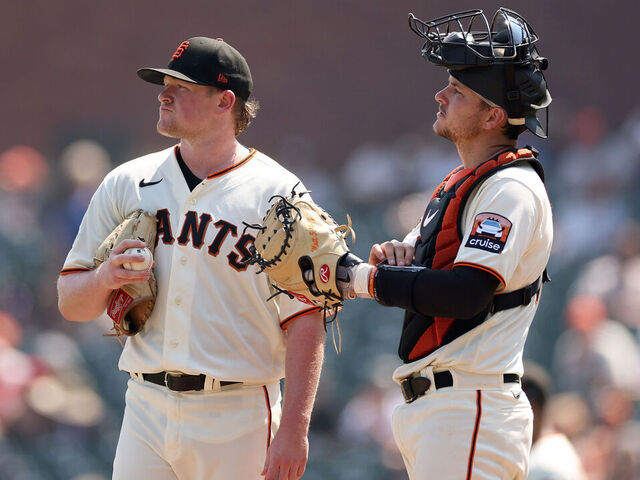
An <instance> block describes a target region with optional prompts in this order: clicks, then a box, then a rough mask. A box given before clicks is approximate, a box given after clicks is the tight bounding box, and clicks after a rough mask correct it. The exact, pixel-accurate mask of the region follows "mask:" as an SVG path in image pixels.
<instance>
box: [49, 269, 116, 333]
mask: <svg viewBox="0 0 640 480" xmlns="http://www.w3.org/2000/svg"><path fill="white" fill-rule="evenodd" d="M111 292H113V290H111V289H109V288H107V287H105V286H102V285H101V284H100V282H99V281H98V277H97V275H96V270H91V271H88V272H80V273H73V274H70V275H62V276H60V277H59V278H58V309H59V310H60V313H61V314H62V316H63V317H64V318H66V319H67V320H70V321H73V322H87V321H89V320H93V319H94V318H96V317H98V316H100V315H101V314H102V312H104V310H105V308H106V306H107V301H108V300H109V296H110V295H111Z"/></svg>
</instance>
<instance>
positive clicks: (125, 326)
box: [93, 210, 157, 337]
mask: <svg viewBox="0 0 640 480" xmlns="http://www.w3.org/2000/svg"><path fill="white" fill-rule="evenodd" d="M156 229H157V224H156V218H155V217H154V216H153V215H151V214H150V213H147V212H145V211H143V210H136V211H134V212H133V213H131V214H130V215H129V216H128V217H127V218H125V219H124V220H123V221H122V223H121V224H120V225H118V226H117V227H116V228H114V229H113V231H112V232H111V234H110V235H109V236H108V237H107V238H106V239H105V240H104V241H103V242H102V244H101V245H100V246H99V247H98V250H97V251H96V255H95V257H94V259H93V264H94V268H96V267H98V265H100V264H101V263H102V262H104V261H105V260H106V259H107V258H109V255H111V251H112V250H113V249H114V248H115V246H116V245H118V244H119V243H120V242H122V241H123V240H126V239H135V240H141V241H143V242H145V243H146V244H147V248H148V249H149V250H151V253H153V252H154V251H155V244H156ZM156 295H157V286H156V277H155V276H154V274H153V270H152V271H151V277H150V278H149V281H148V282H146V283H132V284H129V285H123V286H122V287H120V288H119V289H117V290H114V292H113V294H112V295H111V297H110V299H109V303H108V304H107V315H109V317H111V320H113V328H114V330H115V332H116V333H115V335H116V336H118V337H119V336H121V335H135V334H136V333H138V332H140V331H141V330H142V329H143V328H144V325H145V323H146V322H147V319H148V318H149V316H150V315H151V311H152V310H153V306H154V305H155V302H156Z"/></svg>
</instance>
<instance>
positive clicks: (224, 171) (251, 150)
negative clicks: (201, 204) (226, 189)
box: [207, 148, 258, 180]
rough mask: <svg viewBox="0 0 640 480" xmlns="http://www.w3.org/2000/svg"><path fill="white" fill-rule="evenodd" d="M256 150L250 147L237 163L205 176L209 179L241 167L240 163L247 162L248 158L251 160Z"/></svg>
mask: <svg viewBox="0 0 640 480" xmlns="http://www.w3.org/2000/svg"><path fill="white" fill-rule="evenodd" d="M257 152H258V151H257V150H256V149H255V148H250V149H249V155H247V156H246V157H245V158H244V159H242V160H241V161H240V162H239V163H236V164H235V165H231V166H230V167H227V168H225V169H222V170H220V171H219V172H215V173H212V174H211V175H209V176H208V177H207V179H208V180H211V179H212V178H216V177H221V176H222V175H224V174H226V173H229V172H230V171H231V170H235V169H236V168H239V167H241V166H242V165H244V164H245V163H247V162H248V161H249V160H251V159H252V158H253V157H254V156H255V154H256V153H257Z"/></svg>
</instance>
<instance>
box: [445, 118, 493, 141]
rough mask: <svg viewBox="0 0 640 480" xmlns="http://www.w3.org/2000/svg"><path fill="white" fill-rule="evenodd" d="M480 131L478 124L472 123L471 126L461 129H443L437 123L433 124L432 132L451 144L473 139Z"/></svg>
mask: <svg viewBox="0 0 640 480" xmlns="http://www.w3.org/2000/svg"><path fill="white" fill-rule="evenodd" d="M481 130H482V129H481V127H480V125H479V124H478V122H473V123H472V124H470V125H467V126H464V127H462V128H451V127H444V126H441V125H438V122H437V121H436V122H435V123H434V124H433V131H434V133H435V134H436V135H439V136H441V137H442V138H446V139H447V140H449V141H450V142H453V143H458V142H460V141H463V140H470V139H472V138H475V137H477V136H478V135H479V134H480V132H481Z"/></svg>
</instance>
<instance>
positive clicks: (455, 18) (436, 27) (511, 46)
mask: <svg viewBox="0 0 640 480" xmlns="http://www.w3.org/2000/svg"><path fill="white" fill-rule="evenodd" d="M409 27H410V28H411V30H413V32H415V33H416V34H417V35H418V36H420V37H423V38H424V39H426V42H425V43H424V45H423V46H422V55H423V56H424V57H426V58H427V59H428V60H429V61H430V62H432V63H435V64H437V65H442V66H446V67H448V68H453V69H455V68H465V67H473V66H487V65H495V64H502V63H509V64H512V65H525V64H528V63H531V62H536V63H540V64H543V63H545V59H543V58H542V57H539V55H538V52H537V50H536V48H535V47H534V43H535V42H537V41H538V35H537V34H536V33H535V31H534V30H533V28H532V27H531V25H529V23H528V22H527V21H526V20H525V19H524V18H523V17H522V16H521V15H519V14H518V13H516V12H514V11H513V10H509V9H507V8H499V9H498V11H497V12H496V13H495V15H494V17H493V19H492V21H491V25H489V22H488V21H487V18H486V16H485V15H484V13H483V11H482V10H480V9H476V10H467V11H464V12H458V13H454V14H451V15H445V16H443V17H438V18H435V19H433V20H429V21H427V22H424V21H422V20H420V19H419V18H417V17H416V16H415V15H413V14H412V13H410V14H409ZM474 28H475V30H474ZM540 66H541V69H543V70H544V68H545V67H546V65H540Z"/></svg>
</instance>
